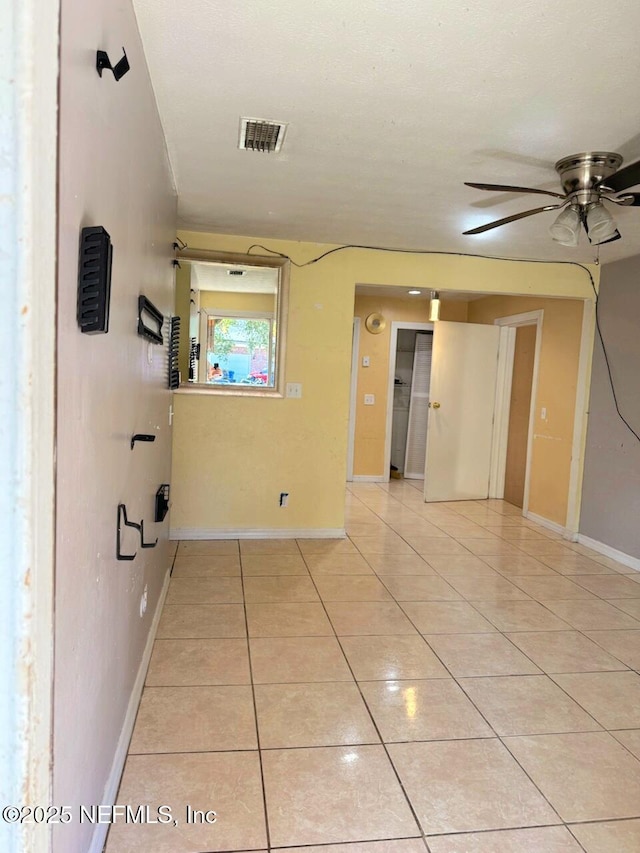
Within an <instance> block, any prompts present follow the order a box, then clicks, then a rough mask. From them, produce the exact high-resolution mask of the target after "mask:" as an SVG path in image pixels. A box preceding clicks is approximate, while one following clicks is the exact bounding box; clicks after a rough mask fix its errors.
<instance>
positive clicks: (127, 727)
mask: <svg viewBox="0 0 640 853" xmlns="http://www.w3.org/2000/svg"><path fill="white" fill-rule="evenodd" d="M170 579H171V571H170V569H167V574H166V577H165V579H164V584H163V586H162V590H161V591H160V597H159V598H158V606H157V607H156V612H155V613H154V614H153V622H152V623H151V628H150V629H149V636H148V637H147V644H146V646H145V647H144V652H143V654H142V660H141V661H140V666H139V667H138V674H137V675H136V680H135V682H134V684H133V689H132V691H131V696H130V698H129V705H128V707H127V713H126V714H125V718H124V723H123V724H122V729H121V731H120V737H119V739H118V745H117V747H116V753H115V755H114V758H113V763H112V765H111V772H110V773H109V778H108V779H107V784H106V785H105V788H104V794H103V795H102V800H101V801H100V802H101V803H104V804H105V805H110V806H111V805H113V804H114V803H115V801H116V796H117V795H118V788H119V786H120V777H121V776H122V771H123V769H124V763H125V761H126V759H127V750H128V749H129V741H130V740H131V735H132V734H133V726H134V724H135V721H136V714H137V713H138V705H139V704H140V697H141V696H142V689H143V687H144V681H145V678H146V677H147V669H148V668H149V661H150V660H151V651H152V649H153V643H154V640H155V638H156V632H157V630H158V623H159V622H160V615H161V613H162V608H163V607H164V600H165V598H166V597H167V590H168V589H169V581H170ZM108 830H109V825H108V824H96V828H95V831H94V833H93V837H92V839H91V845H90V846H89V853H102V848H103V847H104V843H105V840H106V838H107V832H108Z"/></svg>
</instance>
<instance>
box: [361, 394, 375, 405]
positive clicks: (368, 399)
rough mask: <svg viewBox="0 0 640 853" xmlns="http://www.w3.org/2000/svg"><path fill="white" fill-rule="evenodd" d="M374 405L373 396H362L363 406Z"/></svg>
mask: <svg viewBox="0 0 640 853" xmlns="http://www.w3.org/2000/svg"><path fill="white" fill-rule="evenodd" d="M375 403H376V397H375V394H365V395H364V404H365V406H375Z"/></svg>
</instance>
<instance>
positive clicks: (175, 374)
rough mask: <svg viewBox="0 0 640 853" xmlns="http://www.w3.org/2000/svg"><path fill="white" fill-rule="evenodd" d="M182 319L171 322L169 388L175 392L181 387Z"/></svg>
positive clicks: (171, 320)
mask: <svg viewBox="0 0 640 853" xmlns="http://www.w3.org/2000/svg"><path fill="white" fill-rule="evenodd" d="M179 350H180V317H172V318H171V319H170V320H169V388H170V389H171V390H172V391H173V390H175V389H176V388H178V387H179V386H180V366H179V362H178V353H179Z"/></svg>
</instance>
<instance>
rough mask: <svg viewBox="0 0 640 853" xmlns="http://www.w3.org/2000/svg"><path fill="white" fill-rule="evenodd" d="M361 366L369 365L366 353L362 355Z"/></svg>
mask: <svg viewBox="0 0 640 853" xmlns="http://www.w3.org/2000/svg"><path fill="white" fill-rule="evenodd" d="M362 366H363V367H369V356H368V355H363V356H362Z"/></svg>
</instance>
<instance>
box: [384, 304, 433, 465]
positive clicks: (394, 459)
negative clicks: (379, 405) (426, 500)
mask: <svg viewBox="0 0 640 853" xmlns="http://www.w3.org/2000/svg"><path fill="white" fill-rule="evenodd" d="M432 340H433V323H415V322H411V321H406V322H403V321H394V322H392V323H391V335H390V341H389V378H388V383H389V384H388V389H387V417H386V433H385V455H384V480H389V478H390V474H391V471H392V468H391V466H392V465H393V466H394V467H395V468H396V469H397V470H398V471H399V472H400V473H402V474H403V476H404V477H408V478H409V479H414V478H415V479H422V478H423V477H424V460H425V450H426V443H427V422H428V415H429V409H428V405H429V387H430V378H431V350H432ZM416 350H418V354H417V356H416ZM416 359H417V360H416ZM414 379H415V383H414ZM405 469H407V471H405Z"/></svg>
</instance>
